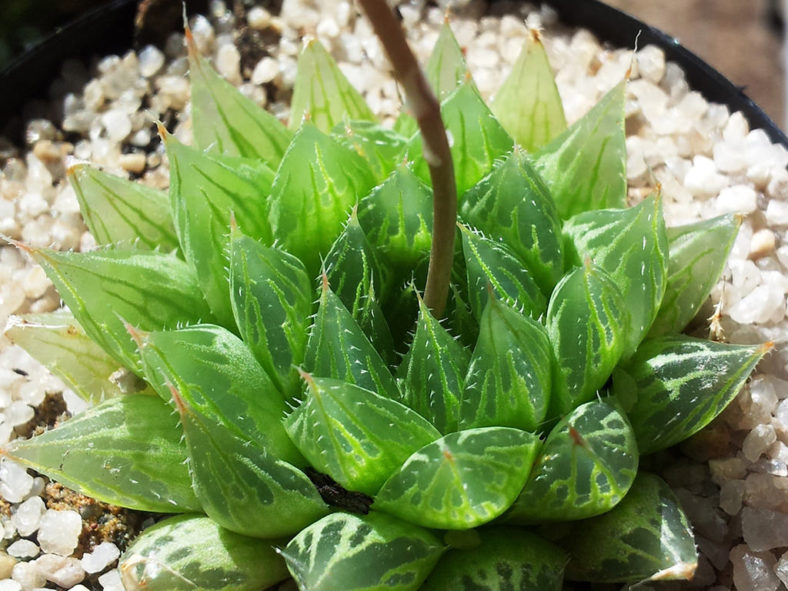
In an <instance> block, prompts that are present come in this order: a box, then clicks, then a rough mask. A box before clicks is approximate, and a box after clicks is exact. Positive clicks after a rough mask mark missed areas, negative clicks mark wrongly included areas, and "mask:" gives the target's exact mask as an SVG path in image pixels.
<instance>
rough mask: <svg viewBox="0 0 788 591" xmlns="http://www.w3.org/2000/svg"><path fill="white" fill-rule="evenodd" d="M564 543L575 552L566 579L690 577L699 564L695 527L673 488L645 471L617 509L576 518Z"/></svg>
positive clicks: (617, 580) (606, 580)
mask: <svg viewBox="0 0 788 591" xmlns="http://www.w3.org/2000/svg"><path fill="white" fill-rule="evenodd" d="M559 545H561V546H562V547H563V549H564V550H566V551H567V552H568V553H569V555H570V556H571V560H570V561H569V564H568V565H567V569H566V577H567V578H568V579H570V580H573V581H574V580H576V581H590V582H595V583H635V582H637V583H641V582H644V581H665V580H675V579H684V580H689V579H691V578H692V576H693V575H694V574H695V569H696V567H697V566H698V555H697V552H696V550H695V539H694V537H693V535H692V529H691V528H690V524H689V521H688V520H687V517H686V516H685V515H684V512H683V511H682V510H681V507H680V505H679V503H678V500H677V499H676V497H675V495H674V494H673V491H671V490H670V487H668V485H667V484H666V483H665V482H664V481H663V480H661V479H660V478H659V477H657V476H654V475H652V474H648V473H645V472H641V473H640V474H638V477H637V478H636V479H635V483H634V484H633V485H632V488H631V489H630V491H629V494H627V496H626V497H624V500H623V501H621V502H620V503H619V504H618V505H616V507H614V508H613V510H612V511H609V512H607V513H605V514H604V515H600V516H598V517H593V518H591V519H588V520H584V521H578V522H576V523H575V524H574V527H573V528H572V530H571V532H570V533H569V535H567V536H566V537H564V538H563V539H562V540H560V541H559Z"/></svg>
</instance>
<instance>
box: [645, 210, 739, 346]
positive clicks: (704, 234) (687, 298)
mask: <svg viewBox="0 0 788 591" xmlns="http://www.w3.org/2000/svg"><path fill="white" fill-rule="evenodd" d="M740 225H741V218H740V217H738V216H734V215H732V214H731V215H725V216H720V217H717V218H713V219H710V220H704V221H702V222H697V223H695V224H687V225H686V226H678V227H676V228H668V231H667V232H668V244H669V251H670V261H669V264H668V279H667V287H666V288H665V296H664V297H663V298H662V306H661V307H660V309H659V313H658V314H657V318H656V320H654V324H653V325H652V327H651V332H650V333H649V336H651V337H657V336H660V335H663V334H671V333H677V332H681V331H682V330H684V328H685V327H686V326H687V324H688V323H689V321H690V320H692V319H693V318H694V317H695V314H697V313H698V310H699V309H700V307H701V306H702V305H703V302H705V301H706V298H708V297H709V292H710V291H711V289H712V287H714V285H715V284H716V283H717V280H718V279H719V277H720V274H721V273H722V269H723V267H724V266H725V261H727V260H728V254H729V253H730V250H731V248H732V247H733V242H734V240H735V239H736V235H737V234H738V232H739V226H740Z"/></svg>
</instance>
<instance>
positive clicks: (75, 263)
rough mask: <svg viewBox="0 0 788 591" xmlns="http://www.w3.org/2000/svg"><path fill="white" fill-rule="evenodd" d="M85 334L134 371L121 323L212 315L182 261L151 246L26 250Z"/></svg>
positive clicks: (158, 324) (155, 323) (153, 325)
mask: <svg viewBox="0 0 788 591" xmlns="http://www.w3.org/2000/svg"><path fill="white" fill-rule="evenodd" d="M30 254H31V255H32V256H33V259H34V260H35V261H36V262H37V263H38V264H39V265H41V266H42V267H43V269H44V271H46V274H47V276H48V277H49V279H50V280H51V281H52V283H54V284H55V287H56V288H57V291H58V293H59V294H60V297H61V298H62V299H63V301H64V302H65V304H66V305H67V306H68V308H69V309H70V310H71V312H72V314H74V317H75V318H76V319H77V322H79V324H80V325H81V326H82V328H84V329H85V332H86V333H87V335H88V336H89V337H90V338H91V339H93V340H94V341H95V342H96V343H98V344H99V345H100V346H101V348H102V349H104V350H105V351H106V352H107V353H109V355H111V356H112V358H113V359H115V360H116V361H117V362H118V363H120V364H121V365H123V366H125V367H127V368H129V369H130V370H132V371H134V372H135V373H138V374H140V373H141V371H140V367H139V355H138V353H137V345H136V344H135V343H134V341H133V340H132V339H131V337H130V336H129V334H128V333H127V332H126V327H125V325H124V322H128V323H130V324H132V325H134V326H136V327H137V328H139V329H141V330H161V329H164V328H175V327H176V326H178V325H179V324H182V323H188V322H197V321H200V320H205V321H208V320H210V319H211V318H212V316H211V313H210V311H209V309H208V306H207V304H206V303H205V300H204V299H203V296H202V293H201V292H200V287H199V285H198V284H197V277H196V276H195V275H194V271H193V270H192V269H191V268H190V267H189V265H188V264H186V263H184V262H183V261H181V260H179V259H177V258H175V256H174V255H164V254H159V253H156V252H152V251H145V250H140V251H122V250H103V251H102V250H98V251H91V252H83V253H76V252H58V251H55V250H49V249H46V248H40V249H38V248H37V249H30Z"/></svg>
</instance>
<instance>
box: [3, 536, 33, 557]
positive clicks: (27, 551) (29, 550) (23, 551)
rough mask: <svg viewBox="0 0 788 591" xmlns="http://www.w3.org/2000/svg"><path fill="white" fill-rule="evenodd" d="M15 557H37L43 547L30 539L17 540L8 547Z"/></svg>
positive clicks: (9, 552)
mask: <svg viewBox="0 0 788 591" xmlns="http://www.w3.org/2000/svg"><path fill="white" fill-rule="evenodd" d="M6 552H8V554H9V555H11V556H13V557H15V558H35V557H36V556H38V553H39V552H41V549H40V548H39V547H38V546H37V545H36V544H35V543H34V542H31V541H30V540H24V539H23V540H17V541H16V542H14V543H13V544H11V545H10V546H8V548H7V549H6Z"/></svg>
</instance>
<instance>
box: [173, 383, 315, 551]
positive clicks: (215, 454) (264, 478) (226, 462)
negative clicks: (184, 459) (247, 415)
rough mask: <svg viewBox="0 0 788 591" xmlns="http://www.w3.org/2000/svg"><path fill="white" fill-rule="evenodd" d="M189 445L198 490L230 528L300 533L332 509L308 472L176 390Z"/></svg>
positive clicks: (259, 534)
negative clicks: (203, 410) (200, 409)
mask: <svg viewBox="0 0 788 591" xmlns="http://www.w3.org/2000/svg"><path fill="white" fill-rule="evenodd" d="M173 397H174V398H175V403H176V407H177V408H178V412H179V413H180V416H181V424H182V425H183V432H184V434H185V435H186V444H187V446H188V448H189V466H190V468H191V474H192V481H193V485H194V493H195V494H196V495H197V498H198V499H199V501H200V505H201V506H202V509H203V511H205V513H206V514H207V515H208V516H209V517H210V518H211V519H213V520H214V521H215V522H216V523H218V524H219V525H221V526H222V527H226V528H227V529H229V530H230V531H234V532H236V533H239V534H244V535H247V536H253V537H256V538H274V537H279V536H287V535H292V534H295V533H297V532H298V531H299V530H300V529H301V528H303V527H306V526H307V525H309V524H310V523H312V522H314V521H316V520H317V519H320V518H321V517H323V516H324V515H326V514H327V513H328V507H327V506H326V505H325V503H323V500H322V499H321V498H320V495H319V494H318V492H317V489H316V488H315V486H314V485H313V484H312V482H311V481H310V480H309V478H307V476H306V474H304V473H303V472H301V470H299V469H297V468H295V467H294V466H293V465H291V464H288V463H287V462H284V461H282V460H279V459H277V457H276V456H274V455H272V454H271V453H270V451H269V450H266V449H265V448H263V447H261V446H259V445H258V444H256V443H255V442H252V441H249V440H248V439H240V438H238V437H236V436H235V435H233V434H232V433H230V432H229V431H228V430H227V429H226V428H225V426H224V425H223V424H221V423H219V422H217V421H216V420H214V419H213V418H211V417H210V416H204V415H202V414H200V413H199V412H197V411H195V409H193V408H191V407H190V406H189V404H188V403H187V402H186V401H185V400H183V399H182V398H180V397H177V393H174V394H173Z"/></svg>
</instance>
